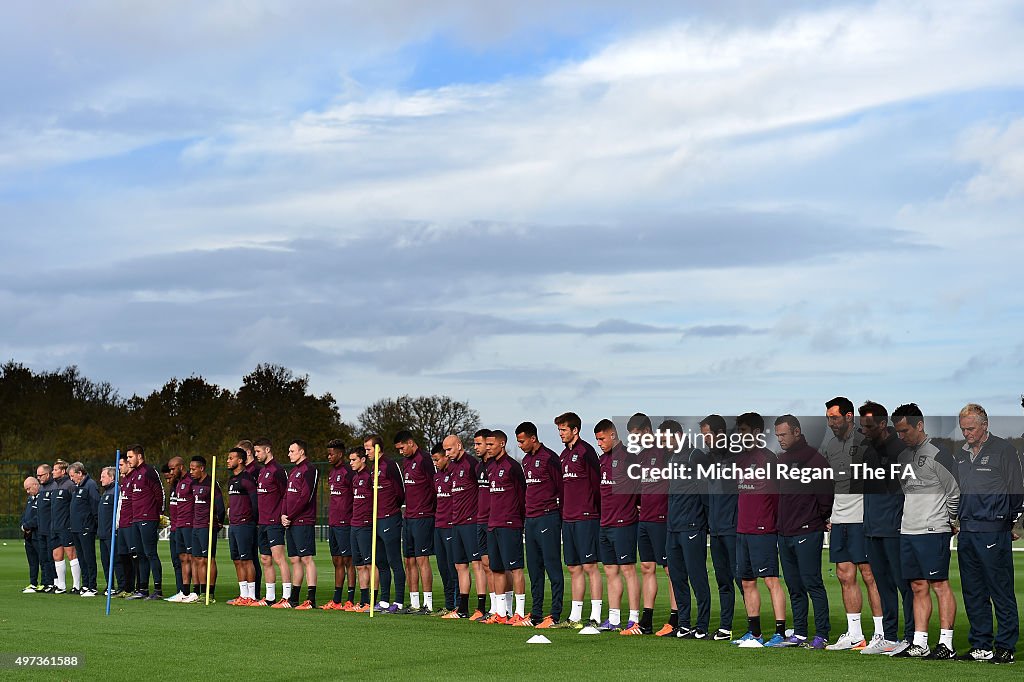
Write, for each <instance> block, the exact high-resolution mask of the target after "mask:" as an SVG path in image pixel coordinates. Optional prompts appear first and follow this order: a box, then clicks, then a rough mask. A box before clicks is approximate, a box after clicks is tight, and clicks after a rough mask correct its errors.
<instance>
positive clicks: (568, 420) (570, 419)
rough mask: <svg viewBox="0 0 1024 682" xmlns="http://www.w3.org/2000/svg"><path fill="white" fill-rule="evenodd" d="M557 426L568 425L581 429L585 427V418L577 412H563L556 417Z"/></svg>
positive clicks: (571, 427)
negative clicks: (581, 417)
mask: <svg viewBox="0 0 1024 682" xmlns="http://www.w3.org/2000/svg"><path fill="white" fill-rule="evenodd" d="M555 426H568V427H569V428H570V429H576V430H577V431H579V430H580V429H581V428H583V420H582V419H580V416H579V415H578V414H576V413H575V412H563V413H562V414H560V415H558V416H557V417H555Z"/></svg>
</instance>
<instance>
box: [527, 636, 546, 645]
mask: <svg viewBox="0 0 1024 682" xmlns="http://www.w3.org/2000/svg"><path fill="white" fill-rule="evenodd" d="M526 643H527V644H551V640H550V639H548V638H547V637H545V636H544V635H534V636H533V637H531V638H530V639H528V640H526Z"/></svg>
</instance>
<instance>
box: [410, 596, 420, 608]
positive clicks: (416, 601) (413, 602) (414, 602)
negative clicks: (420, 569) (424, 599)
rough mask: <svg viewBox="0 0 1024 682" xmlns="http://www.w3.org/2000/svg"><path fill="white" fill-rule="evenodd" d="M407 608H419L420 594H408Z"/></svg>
mask: <svg viewBox="0 0 1024 682" xmlns="http://www.w3.org/2000/svg"><path fill="white" fill-rule="evenodd" d="M409 606H411V607H412V608H414V609H418V608H419V607H420V593H419V592H412V593H410V594H409Z"/></svg>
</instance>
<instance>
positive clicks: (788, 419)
mask: <svg viewBox="0 0 1024 682" xmlns="http://www.w3.org/2000/svg"><path fill="white" fill-rule="evenodd" d="M782 424H787V425H788V426H789V428H791V429H793V430H796V429H800V430H801V431H803V429H801V428H800V420H799V419H797V418H796V417H794V416H793V415H791V414H784V415H782V416H781V417H776V418H775V425H776V426H781V425H782Z"/></svg>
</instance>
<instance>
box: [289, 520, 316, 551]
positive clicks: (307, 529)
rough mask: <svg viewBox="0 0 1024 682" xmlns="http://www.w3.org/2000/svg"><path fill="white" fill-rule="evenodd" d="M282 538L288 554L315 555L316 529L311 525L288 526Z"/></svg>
mask: <svg viewBox="0 0 1024 682" xmlns="http://www.w3.org/2000/svg"><path fill="white" fill-rule="evenodd" d="M284 539H285V545H286V546H287V547H288V556H316V529H315V528H314V527H313V526H294V525H293V526H288V527H287V528H285V533H284Z"/></svg>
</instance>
